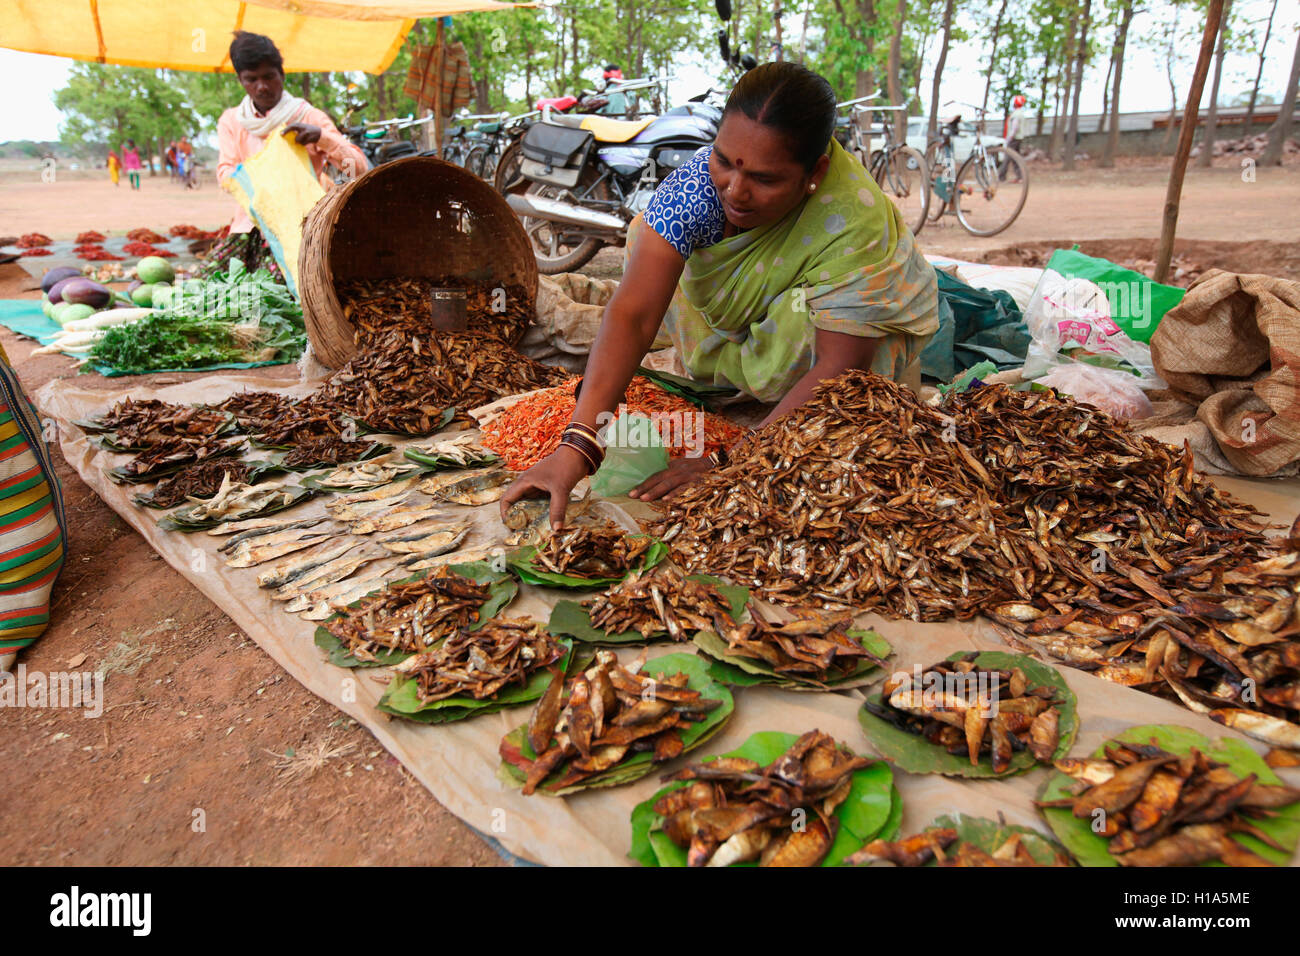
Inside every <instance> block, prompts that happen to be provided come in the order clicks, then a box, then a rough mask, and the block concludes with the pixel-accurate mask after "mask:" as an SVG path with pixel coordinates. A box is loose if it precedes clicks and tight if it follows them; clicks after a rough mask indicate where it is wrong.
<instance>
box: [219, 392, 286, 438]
mask: <svg viewBox="0 0 1300 956" xmlns="http://www.w3.org/2000/svg"><path fill="white" fill-rule="evenodd" d="M292 407H293V399H292V398H290V397H289V396H288V395H281V394H280V393H278V392H249V391H243V392H236V393H235V394H233V395H231V396H230V397H229V398H227V399H225V400H224V401H221V402H218V403H217V404H216V405H214V406H213V408H216V409H217V410H218V411H222V412H228V413H230V414H231V415H234V416H235V421H236V422H237V423H238V425H239V430H240V431H241V432H244V433H245V434H249V435H255V434H258V433H260V432H262V431H265V430H266V429H267V428H270V427H271V426H272V425H274V424H275V422H276V421H278V420H279V419H281V418H283V417H285V416H286V415H288V414H289V410H290V409H291V408H292Z"/></svg>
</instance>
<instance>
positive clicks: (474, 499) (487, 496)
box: [419, 468, 514, 507]
mask: <svg viewBox="0 0 1300 956" xmlns="http://www.w3.org/2000/svg"><path fill="white" fill-rule="evenodd" d="M513 480H514V478H513V476H512V475H511V474H510V472H508V471H506V470H504V469H502V468H484V469H481V470H479V471H466V472H452V473H450V474H446V475H434V476H433V477H432V478H426V479H424V481H422V482H420V485H419V487H420V490H421V491H422V492H424V493H425V494H426V495H429V496H430V497H432V498H435V499H437V500H438V501H447V502H451V503H452V504H457V505H469V506H471V507H472V506H475V505H486V504H490V503H491V502H493V501H497V500H499V499H500V498H501V496H502V495H503V494H505V493H506V486H507V485H509V484H510V482H511V481H513Z"/></svg>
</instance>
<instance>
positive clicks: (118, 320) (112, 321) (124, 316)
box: [63, 309, 154, 332]
mask: <svg viewBox="0 0 1300 956" xmlns="http://www.w3.org/2000/svg"><path fill="white" fill-rule="evenodd" d="M153 314H154V310H153V309H105V310H103V311H102V312H96V313H95V314H94V315H90V316H87V317H86V318H84V319H77V320H76V321H74V322H69V323H68V324H67V325H65V326H64V327H63V330H64V331H65V332H87V331H89V330H91V329H106V328H110V327H112V326H114V325H125V324H126V323H128V322H138V321H139V320H140V319H143V318H145V317H146V316H149V315H153Z"/></svg>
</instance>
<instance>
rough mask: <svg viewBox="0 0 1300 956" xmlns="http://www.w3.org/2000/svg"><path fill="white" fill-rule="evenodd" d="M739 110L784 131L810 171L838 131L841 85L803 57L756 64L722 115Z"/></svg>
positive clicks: (741, 79)
mask: <svg viewBox="0 0 1300 956" xmlns="http://www.w3.org/2000/svg"><path fill="white" fill-rule="evenodd" d="M733 111H739V112H741V113H744V114H745V115H746V116H748V117H749V118H750V119H752V120H753V121H754V122H756V123H761V124H762V125H764V126H767V127H769V128H770V129H774V130H776V131H777V132H779V133H781V134H782V135H783V136H784V137H785V138H786V140H787V142H788V143H789V144H790V152H791V153H793V154H794V158H795V159H796V160H798V161H799V162H800V163H802V164H803V167H804V169H806V170H808V171H809V172H811V171H812V168H813V167H814V166H816V165H817V159H818V158H819V157H820V156H821V155H822V154H823V153H825V152H826V146H827V144H828V143H830V141H831V134H832V133H833V132H834V131H835V91H834V90H832V89H831V85H830V84H829V83H827V82H826V80H825V78H823V77H822V76H821V75H820V74H818V73H814V72H813V71H812V70H810V69H808V68H807V67H806V66H803V65H801V64H799V63H788V62H782V63H764V64H763V65H762V66H759V67H755V68H754V69H752V70H750V71H749V72H748V73H746V74H745V75H744V76H742V77H741V78H740V82H739V83H737V84H736V86H735V88H734V89H732V91H731V95H730V96H728V97H727V105H726V107H724V108H723V110H722V115H723V117H724V118H725V117H726V115H727V114H728V113H730V112H733Z"/></svg>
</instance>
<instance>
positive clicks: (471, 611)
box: [316, 565, 513, 666]
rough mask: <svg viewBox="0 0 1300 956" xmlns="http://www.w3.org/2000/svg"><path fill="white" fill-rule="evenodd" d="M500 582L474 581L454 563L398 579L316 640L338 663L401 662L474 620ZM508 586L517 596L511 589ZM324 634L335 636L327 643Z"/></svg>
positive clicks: (344, 612)
mask: <svg viewBox="0 0 1300 956" xmlns="http://www.w3.org/2000/svg"><path fill="white" fill-rule="evenodd" d="M456 567H463V566H462V565H457V566H456ZM497 583H498V582H495V581H491V580H484V581H482V582H480V581H475V580H473V579H472V578H470V577H467V576H465V575H462V574H459V573H457V572H456V571H455V570H453V569H452V568H451V567H450V566H448V567H443V568H438V569H435V570H433V571H430V572H429V573H428V574H427V575H420V576H419V577H418V578H417V579H415V580H410V579H407V580H404V581H397V582H393V583H391V584H389V585H387V586H386V587H384V588H383V589H382V590H379V591H376V592H374V593H373V594H371V595H369V596H368V597H365V598H363V599H362V600H361V601H360V602H359V603H357V604H356V606H355V607H349V608H347V609H346V610H342V611H340V612H339V614H338V616H337V617H334V618H332V619H331V620H328V621H326V622H325V623H324V624H323V625H322V627H321V628H320V629H318V631H317V638H316V643H317V645H318V646H321V647H322V648H325V649H328V650H330V651H331V658H330V659H331V661H332V662H333V663H336V664H343V665H344V666H354V665H356V664H358V663H360V664H362V665H367V664H392V663H396V662H397V661H398V660H400V659H402V658H403V657H405V656H406V655H409V654H415V653H419V652H421V651H425V650H428V649H429V648H431V647H433V646H434V645H436V644H437V643H438V642H439V641H441V640H443V639H444V638H447V637H450V636H451V635H452V634H455V633H456V632H457V631H459V630H461V629H462V628H467V627H470V626H472V625H473V624H475V622H476V621H477V620H478V618H479V612H480V609H485V606H486V605H488V602H489V600H490V599H492V598H493V590H494V588H496V587H497ZM505 590H506V591H507V592H508V594H509V595H510V596H512V595H513V591H512V590H510V588H508V587H507V588H506V589H505ZM508 599H509V597H508V596H507V597H506V600H507V601H508ZM322 632H324V634H322ZM325 637H328V638H330V640H329V641H326V642H325V643H322V640H323V638H325ZM345 661H350V663H344V662H345Z"/></svg>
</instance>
